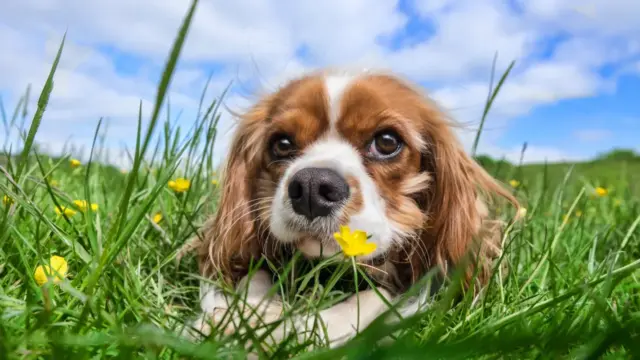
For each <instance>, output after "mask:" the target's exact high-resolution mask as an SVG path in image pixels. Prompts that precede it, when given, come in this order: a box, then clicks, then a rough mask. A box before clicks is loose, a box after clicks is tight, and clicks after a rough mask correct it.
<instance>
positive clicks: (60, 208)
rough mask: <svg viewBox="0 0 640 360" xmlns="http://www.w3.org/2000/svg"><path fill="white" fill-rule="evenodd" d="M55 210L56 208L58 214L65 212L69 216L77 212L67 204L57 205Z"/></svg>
mask: <svg viewBox="0 0 640 360" xmlns="http://www.w3.org/2000/svg"><path fill="white" fill-rule="evenodd" d="M55 210H56V214H58V215H62V214H65V215H67V217H71V216H73V215H75V214H76V211H75V210H73V209H72V208H69V207H66V206H56V209H55Z"/></svg>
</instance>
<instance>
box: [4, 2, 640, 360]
mask: <svg viewBox="0 0 640 360" xmlns="http://www.w3.org/2000/svg"><path fill="white" fill-rule="evenodd" d="M194 9H195V2H194V7H193V8H192V9H191V12H190V13H189V14H187V16H186V17H185V20H184V23H183V26H182V28H181V29H180V31H179V33H178V36H177V38H176V40H175V42H174V44H173V47H172V48H171V52H170V54H169V56H168V58H167V62H166V68H165V71H164V73H163V75H162V79H161V80H160V82H159V84H158V92H157V98H156V101H155V107H154V108H153V109H152V112H151V116H150V117H149V118H148V119H143V118H142V116H140V118H139V119H137V124H138V125H137V142H136V144H135V148H133V149H130V152H129V153H130V156H131V160H132V166H131V167H130V168H128V169H126V170H122V169H118V168H115V167H113V166H110V165H107V163H108V161H109V159H108V158H107V151H106V150H105V146H104V144H105V139H104V137H103V135H102V134H103V132H102V126H103V125H102V123H101V122H99V123H98V126H97V128H96V132H95V138H94V141H93V144H92V146H91V151H90V157H89V160H88V161H79V160H76V159H75V157H74V154H73V153H72V154H69V155H68V156H63V157H51V156H47V155H45V154H41V153H39V152H38V151H37V146H36V144H35V141H34V139H35V136H36V134H37V133H38V129H39V126H40V124H41V122H42V121H46V111H45V110H46V107H47V103H48V99H49V97H50V95H51V93H52V92H54V93H55V86H54V81H53V79H54V74H55V70H56V66H57V63H58V60H59V57H60V56H61V54H62V53H63V51H64V46H63V45H64V42H63V44H62V45H61V47H60V51H59V52H58V54H57V58H56V59H55V61H54V63H53V67H52V69H51V73H50V75H49V78H48V79H46V81H45V82H44V85H43V86H42V91H41V93H40V94H39V97H38V101H37V108H36V109H29V108H28V107H27V104H29V103H30V101H29V96H30V95H29V94H28V93H27V94H25V96H24V97H23V98H22V99H21V100H20V101H19V102H18V103H17V104H14V105H12V106H11V107H9V106H8V105H7V104H4V103H1V104H3V105H2V107H1V108H0V110H1V111H0V115H1V116H2V120H3V124H4V127H5V130H6V131H7V133H8V132H9V130H10V129H12V128H19V129H20V131H21V134H22V135H23V136H22V142H21V143H20V144H8V143H5V144H4V149H3V150H4V155H3V156H2V158H0V166H1V167H0V172H1V173H2V175H1V178H0V193H1V195H2V196H3V202H2V204H1V205H0V206H1V212H2V214H1V218H0V359H111V358H113V359H129V358H145V359H184V358H193V359H214V358H225V359H227V358H238V359H243V358H246V349H245V348H244V347H243V346H241V344H244V343H246V342H247V341H249V340H250V341H252V343H253V344H254V345H252V346H253V347H252V348H251V349H250V350H252V351H255V352H258V353H259V354H260V355H262V356H263V357H269V356H270V357H273V358H308V359H336V358H358V359H365V358H366V359H369V358H371V359H383V358H395V359H411V358H415V359H424V358H447V359H449V358H454V359H468V358H482V359H492V358H500V359H503V358H513V359H524V358H536V359H547V358H553V359H557V358H571V359H595V358H605V359H628V358H640V281H639V278H640V270H639V269H640V185H639V184H640V157H638V156H637V155H636V154H633V153H630V152H624V151H618V152H612V153H610V154H603V156H601V157H599V158H597V159H594V160H593V161H588V162H583V163H575V164H568V163H563V164H533V165H531V164H527V165H521V164H513V163H508V162H506V161H499V160H496V159H491V158H489V157H487V156H478V161H479V162H481V163H482V164H483V166H485V168H487V170H488V171H489V172H490V173H492V174H494V175H495V176H496V177H497V178H499V179H501V180H503V181H504V182H505V185H506V186H507V187H509V188H510V189H511V191H513V192H514V194H515V195H516V196H517V197H518V199H519V200H520V201H522V203H523V205H524V206H525V208H526V209H527V210H526V214H525V215H524V219H523V220H522V221H521V222H518V223H515V224H511V226H509V228H508V229H507V231H506V234H505V236H504V245H505V254H504V256H503V257H502V258H501V259H500V261H501V262H502V263H505V264H507V265H508V268H509V271H508V272H501V271H497V272H496V275H495V276H494V278H493V279H492V281H491V282H490V284H489V286H488V287H487V288H486V289H485V290H484V291H483V292H482V293H481V296H479V297H477V298H474V297H471V296H469V294H462V296H458V295H460V293H459V289H458V287H455V286H452V287H448V288H445V289H444V290H443V291H441V292H440V293H439V294H437V295H436V296H435V297H434V299H433V304H432V306H431V307H430V308H429V310H428V311H426V312H425V313H424V314H421V315H418V316H415V317H411V318H407V319H405V320H403V321H401V322H400V323H398V324H395V325H393V326H390V325H385V324H382V323H379V322H377V323H374V324H373V325H372V326H371V327H369V328H367V329H366V330H364V331H363V332H362V333H361V334H360V335H359V336H358V337H356V338H355V339H353V340H352V341H350V342H348V343H347V344H345V345H344V346H342V347H339V348H336V349H331V350H328V349H313V348H312V347H310V345H312V344H311V343H300V342H297V341H293V340H291V341H287V342H285V343H283V344H280V345H279V346H277V347H271V348H269V347H266V346H263V347H259V346H258V345H256V344H259V343H260V342H259V341H256V340H259V338H258V337H257V335H256V334H257V332H252V331H245V332H243V333H239V334H234V335H231V336H227V335H224V334H222V333H221V332H216V331H214V333H213V334H212V335H211V336H210V337H209V338H208V339H206V340H204V341H202V342H191V341H189V340H187V339H185V338H182V337H180V336H179V333H180V331H181V329H182V326H183V324H184V322H185V321H187V320H189V319H192V318H193V317H194V316H196V314H197V311H198V309H199V304H198V302H197V300H198V280H199V279H198V277H197V275H196V272H197V266H196V264H195V261H194V259H193V258H192V257H190V256H186V257H184V258H183V259H182V261H180V262H177V261H176V255H177V253H178V250H179V249H180V248H181V247H182V245H184V243H185V242H186V241H187V240H188V239H190V238H191V237H192V236H194V234H195V233H196V231H197V229H198V228H199V226H200V225H202V223H203V222H204V221H205V220H206V219H207V217H208V216H210V215H211V214H212V213H213V212H214V211H215V208H216V203H217V200H218V199H217V196H218V187H219V186H220V184H219V183H218V178H217V175H216V168H215V167H214V163H213V155H214V154H213V153H212V151H213V150H212V149H213V146H212V144H213V143H214V142H215V141H216V139H217V137H218V133H217V130H216V127H217V124H218V121H219V118H220V117H219V115H220V109H219V104H220V96H222V94H216V95H215V96H204V95H203V98H202V101H201V107H200V110H199V112H198V117H197V118H196V119H194V120H193V124H194V125H193V127H191V128H189V129H180V128H177V127H175V126H174V124H173V120H174V119H173V115H172V112H171V110H170V106H169V105H168V102H167V99H166V97H167V96H166V95H167V89H168V87H169V84H170V80H171V76H172V74H173V71H174V69H175V66H176V63H177V60H178V58H179V55H180V51H181V48H182V45H183V43H184V40H185V38H186V37H187V34H188V27H189V24H190V21H191V18H192V15H193V10H194ZM505 75H506V74H505ZM505 78H506V76H503V78H502V79H501V80H500V81H499V82H498V83H497V85H496V89H495V91H494V94H495V95H496V96H499V95H498V92H499V87H500V84H501V83H502V82H503V81H504V80H505ZM506 81H508V79H507V80H506ZM203 94H206V91H205V92H203ZM490 103H491V100H490V101H489V102H488V104H487V111H485V114H484V115H483V116H482V121H483V122H484V120H485V119H486V115H487V113H488V110H489V108H490V105H491V104H490ZM141 113H142V111H141ZM480 134H481V132H480V131H479V132H478V135H479V136H480ZM11 149H13V150H11ZM15 149H18V150H17V151H16V150H15ZM524 151H526V149H525V150H524ZM620 154H622V155H625V154H626V155H625V156H619V155H620ZM496 213H497V215H498V216H501V217H504V219H505V220H507V219H510V218H512V217H513V216H514V212H513V209H511V208H509V207H507V206H504V207H499V208H498V209H497V210H496ZM52 256H57V257H58V258H54V259H55V261H50V259H51V257H52ZM62 259H64V260H62ZM49 263H51V264H52V265H54V267H56V269H58V270H59V271H56V272H55V273H54V274H51V276H49V278H47V277H46V276H44V275H45V273H46V272H47V271H46V269H45V267H46V266H47V264H49ZM60 263H63V265H64V266H63V267H58V266H56V264H58V265H59V264H60ZM329 265H331V264H329ZM43 266H44V267H43ZM317 266H328V265H327V264H317ZM350 269H351V268H349V267H347V268H346V269H343V270H342V271H346V272H348V271H350ZM335 274H337V275H339V273H338V272H336V273H335ZM335 274H334V275H335ZM358 274H359V273H358ZM337 275H336V276H337ZM311 278H314V277H313V276H311V277H309V278H306V280H310V279H311ZM47 280H49V281H47ZM333 280H334V278H333V277H332V278H331V279H330V280H329V283H331V284H333V285H335V284H334V283H335V282H334V281H333ZM43 281H44V283H43ZM292 288H294V287H292ZM288 289H289V290H290V288H288ZM296 289H297V290H302V289H301V286H298V287H297V288H296ZM318 290H322V291H318ZM306 291H308V292H310V293H313V294H316V295H314V296H313V297H311V298H307V301H306V302H305V301H303V300H301V297H296V295H295V294H293V295H292V297H291V298H292V301H291V304H290V305H291V308H292V309H294V310H292V311H291V313H294V312H295V309H297V310H298V311H304V309H309V308H320V307H323V306H327V305H328V304H330V303H331V302H332V301H336V299H339V298H340V296H342V293H341V292H339V291H337V290H336V291H333V290H332V288H331V286H330V285H327V284H326V283H325V284H312V285H307V288H306ZM318 293H321V294H320V295H318ZM296 299H297V300H296ZM454 299H457V300H459V301H454ZM300 309H302V310H300ZM249 330H251V329H249ZM391 335H392V336H394V337H395V341H393V342H384V343H380V342H379V341H378V340H380V339H382V338H385V337H386V336H391Z"/></svg>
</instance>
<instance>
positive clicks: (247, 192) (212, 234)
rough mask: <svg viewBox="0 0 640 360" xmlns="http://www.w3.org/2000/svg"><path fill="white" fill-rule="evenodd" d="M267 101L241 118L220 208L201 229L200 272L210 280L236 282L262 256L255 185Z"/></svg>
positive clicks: (225, 172) (223, 179)
mask: <svg viewBox="0 0 640 360" xmlns="http://www.w3.org/2000/svg"><path fill="white" fill-rule="evenodd" d="M267 116H268V104H267V100H264V101H262V102H260V103H259V104H258V105H256V106H255V107H254V108H252V109H251V110H250V111H249V112H248V113H247V114H245V115H244V116H241V119H240V122H239V124H238V128H237V130H236V132H235V135H234V137H233V140H232V142H231V145H230V148H229V152H228V157H227V159H226V164H225V166H224V167H223V170H222V173H221V182H220V183H221V191H220V201H219V204H218V209H217V212H216V214H215V216H214V217H213V219H211V220H209V221H208V222H207V223H206V224H205V226H203V228H202V230H201V237H202V240H203V242H202V244H201V245H200V247H199V249H198V250H199V251H198V266H199V269H200V273H201V274H202V275H203V276H206V277H216V276H218V275H221V276H222V277H223V278H224V279H225V280H227V281H231V282H236V281H237V280H238V279H239V278H240V277H241V276H243V275H244V273H245V272H246V271H247V269H248V267H249V263H250V261H251V260H252V259H255V258H257V257H258V256H259V255H260V249H261V247H262V246H261V244H260V243H259V241H260V239H259V238H258V236H257V220H256V216H257V214H256V213H255V212H254V211H252V207H251V204H252V203H251V199H252V198H253V192H254V191H255V189H253V186H252V184H253V183H254V181H253V180H255V178H256V176H257V171H258V167H259V164H260V163H261V161H262V158H261V156H262V153H263V151H262V147H261V145H262V144H263V136H264V132H265V125H264V122H265V121H266V119H267Z"/></svg>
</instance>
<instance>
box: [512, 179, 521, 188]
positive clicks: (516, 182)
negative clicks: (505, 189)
mask: <svg viewBox="0 0 640 360" xmlns="http://www.w3.org/2000/svg"><path fill="white" fill-rule="evenodd" d="M509 185H511V187H512V188H517V187H518V186H520V181H518V180H515V179H513V180H510V181H509Z"/></svg>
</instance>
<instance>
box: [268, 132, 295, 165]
mask: <svg viewBox="0 0 640 360" xmlns="http://www.w3.org/2000/svg"><path fill="white" fill-rule="evenodd" d="M295 151H296V147H295V145H294V144H293V141H292V140H291V139H290V138H288V137H287V136H284V135H281V136H277V137H275V138H274V139H273V141H272V142H271V153H272V154H273V156H275V157H276V158H279V159H282V158H287V157H290V156H292V155H293V153H294V152H295Z"/></svg>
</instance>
